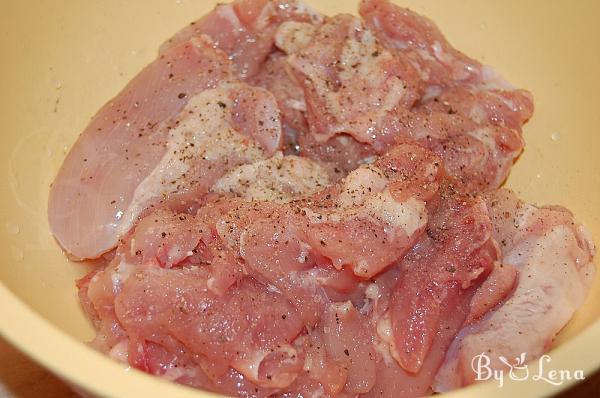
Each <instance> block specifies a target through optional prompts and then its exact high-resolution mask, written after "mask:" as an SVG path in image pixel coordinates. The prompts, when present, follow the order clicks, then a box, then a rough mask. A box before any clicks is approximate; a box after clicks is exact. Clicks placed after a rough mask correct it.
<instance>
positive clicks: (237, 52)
mask: <svg viewBox="0 0 600 398" xmlns="http://www.w3.org/2000/svg"><path fill="white" fill-rule="evenodd" d="M322 18H323V17H322V16H321V14H319V13H317V12H316V11H313V10H312V9H311V8H310V7H308V6H307V5H305V4H304V3H302V2H300V1H298V0H275V1H273V0H235V1H234V2H232V3H229V4H219V5H217V7H215V9H214V10H213V11H212V12H210V13H209V14H207V15H205V16H204V17H202V18H200V19H199V20H197V21H195V22H192V23H191V24H190V25H189V26H187V27H185V28H184V29H182V30H181V31H179V32H177V34H176V35H175V36H173V37H172V38H170V39H169V40H168V41H167V42H165V43H164V44H163V45H162V46H161V48H160V52H161V53H163V52H166V51H168V50H169V49H170V48H172V47H173V46H176V45H178V44H179V43H181V42H185V41H187V40H189V39H190V38H192V37H199V36H202V35H208V36H210V37H211V38H212V39H213V40H214V42H215V45H216V46H217V47H218V48H219V49H221V50H223V51H224V52H225V53H227V55H229V57H230V59H231V60H232V61H233V64H234V66H235V70H236V72H237V73H238V74H239V76H240V78H241V79H246V78H251V77H252V76H254V75H255V74H256V73H258V72H259V69H260V68H261V66H262V64H263V62H264V61H265V59H266V58H267V57H268V56H269V54H270V53H271V50H272V47H273V44H274V40H275V32H276V30H277V28H278V27H279V25H280V24H281V23H282V22H283V21H289V20H292V21H300V22H307V23H318V22H320V21H321V19H322Z"/></svg>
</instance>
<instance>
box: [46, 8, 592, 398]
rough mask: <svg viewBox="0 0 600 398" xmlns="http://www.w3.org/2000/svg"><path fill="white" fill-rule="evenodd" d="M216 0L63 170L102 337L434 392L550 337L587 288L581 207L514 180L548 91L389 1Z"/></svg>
mask: <svg viewBox="0 0 600 398" xmlns="http://www.w3.org/2000/svg"><path fill="white" fill-rule="evenodd" d="M358 14H359V15H360V16H353V15H350V14H340V15H336V16H324V15H321V14H319V13H318V12H317V11H315V10H313V9H311V8H310V7H308V6H307V5H305V4H303V3H302V2H300V1H297V0H289V1H288V0H235V1H233V2H232V3H227V4H218V5H217V6H216V7H215V8H214V9H213V11H211V12H210V13H209V14H207V15H205V16H202V17H201V18H199V19H197V20H196V21H194V22H192V23H191V24H190V25H188V26H186V27H184V28H183V29H181V30H180V31H179V32H177V33H176V34H175V35H174V36H173V37H171V38H170V39H168V40H166V41H165V42H164V43H163V44H162V46H161V47H160V49H159V51H158V56H157V58H156V60H155V61H154V62H152V63H151V64H150V65H149V66H147V67H146V68H145V69H144V70H142V71H141V72H140V73H139V74H138V76H137V77H136V78H134V79H133V80H132V81H131V82H130V83H129V85H127V87H125V89H123V91H122V92H121V93H119V94H118V95H117V96H116V97H115V98H114V99H113V100H111V101H110V102H108V103H107V104H106V105H105V106H104V107H103V108H101V109H100V111H99V112H98V114H97V115H96V116H95V117H94V118H93V119H92V121H91V123H90V125H89V126H88V127H87V128H86V129H85V130H84V132H83V133H82V134H81V136H80V137H79V139H78V140H77V142H76V143H75V144H74V146H73V148H72V149H71V151H70V152H69V154H68V155H67V158H66V159H65V161H64V164H63V166H62V167H61V169H60V170H59V172H58V175H57V177H56V179H55V181H54V183H53V185H52V188H51V191H50V199H49V204H48V214H49V221H50V227H51V230H52V233H53V234H54V236H55V237H56V240H57V242H58V243H59V244H60V246H61V247H62V248H63V249H64V251H65V252H66V254H67V255H68V256H69V257H70V258H71V259H74V260H84V259H96V258H100V259H101V261H98V263H102V266H99V267H98V268H97V269H95V270H93V271H92V272H90V273H89V274H88V275H87V276H86V277H84V278H82V279H80V280H79V281H78V282H77V287H78V289H79V299H80V302H81V305H82V307H83V309H84V310H85V312H86V314H87V315H88V317H89V318H90V320H91V321H92V323H93V325H94V327H95V328H96V331H97V334H96V337H95V339H94V340H93V341H92V343H91V345H92V346H93V347H94V348H96V349H97V350H99V351H101V352H103V353H105V354H107V355H108V356H110V357H111V358H113V359H115V360H116V361H119V362H121V363H123V364H126V365H128V366H132V367H134V368H136V369H139V370H141V371H144V372H147V373H150V374H153V375H156V376H159V377H162V378H165V379H167V380H171V381H174V382H176V383H180V384H184V385H187V386H191V387H194V388H198V389H203V390H207V391H212V392H216V393H220V394H225V395H228V396H240V397H285V398H292V397H297V398H314V397H327V398H350V397H372V398H383V397H389V398H393V397H418V396H424V395H428V394H431V393H433V392H445V391H449V390H452V389H456V388H460V387H463V386H466V385H469V384H472V383H474V382H475V381H476V380H475V375H474V373H473V371H472V369H471V366H470V364H471V360H472V359H473V358H474V357H475V356H476V355H478V354H480V353H481V352H486V353H488V354H489V355H490V357H491V364H490V366H491V367H492V368H494V369H502V366H504V365H503V360H502V359H501V358H509V359H512V358H516V357H518V356H519V355H520V354H521V353H523V352H526V353H527V355H528V357H527V358H528V359H534V358H536V357H539V356H540V355H542V354H543V353H544V352H545V351H546V350H548V348H549V345H550V343H551V341H552V340H553V338H554V337H555V336H556V334H557V333H558V332H559V331H560V330H561V329H562V328H563V327H564V325H565V324H566V323H567V322H568V321H569V319H570V318H571V317H572V316H573V314H574V313H575V311H576V310H577V309H578V307H579V306H581V304H582V303H583V301H584V300H585V297H586V295H587V292H588V290H589V287H590V284H591V279H592V277H593V275H594V266H593V263H592V261H593V257H594V255H595V247H594V243H593V242H592V240H591V238H590V236H589V234H588V233H587V231H586V229H585V227H583V226H582V225H581V224H579V223H578V222H577V221H575V218H574V216H573V215H572V214H571V213H570V212H569V211H568V210H566V209H564V208H562V207H557V206H548V207H536V206H533V205H530V204H527V203H524V202H522V201H521V200H519V199H518V198H517V197H516V195H515V194H514V193H512V192H510V191H508V190H505V189H498V188H499V187H500V186H501V185H502V184H503V182H504V181H505V179H506V178H507V176H508V174H509V172H510V169H511V167H512V165H513V163H514V161H515V160H516V158H517V157H518V156H519V154H520V153H521V151H522V150H523V148H524V139H523V135H522V133H523V126H524V124H525V123H526V122H527V121H528V120H529V118H530V117H531V116H532V113H533V99H532V96H531V94H530V93H529V92H527V91H525V90H522V89H517V88H514V87H512V86H511V85H510V84H509V83H508V82H507V81H505V80H504V79H503V78H502V77H501V76H500V75H499V74H498V73H497V72H495V71H494V70H493V69H492V68H491V67H489V66H485V65H482V64H481V63H480V62H479V61H477V60H474V59H471V58H469V57H468V56H467V55H465V54H463V53H461V52H460V51H458V50H457V49H455V48H454V47H453V46H452V45H451V44H450V43H449V42H448V41H447V40H446V39H445V37H444V36H443V34H442V33H441V32H440V30H439V29H438V28H437V27H436V26H435V24H434V23H433V22H432V21H430V20H429V19H427V18H425V17H423V16H420V15H418V14H416V13H414V12H412V11H410V10H408V9H405V8H402V7H400V6H398V5H395V4H393V3H392V2H390V1H388V0H362V1H361V2H360V6H359V10H358Z"/></svg>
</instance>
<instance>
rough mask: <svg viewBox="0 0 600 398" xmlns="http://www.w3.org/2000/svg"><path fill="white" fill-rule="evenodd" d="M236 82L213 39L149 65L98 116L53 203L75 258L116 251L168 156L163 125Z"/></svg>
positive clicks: (64, 170) (57, 230)
mask: <svg viewBox="0 0 600 398" xmlns="http://www.w3.org/2000/svg"><path fill="white" fill-rule="evenodd" d="M230 76H231V68H230V65H229V62H228V61H227V59H226V57H225V55H224V54H223V53H222V52H220V51H217V50H214V49H213V48H212V45H211V43H210V42H208V41H206V40H205V39H193V40H191V41H187V42H183V43H181V44H179V45H178V46H175V47H173V48H171V49H170V50H169V51H168V52H166V53H164V54H163V56H161V57H160V58H158V59H157V60H156V61H154V62H153V63H152V64H150V65H149V66H147V67H146V68H145V69H144V70H143V71H142V72H140V73H139V75H138V76H136V78H134V79H133V80H132V81H131V82H130V83H129V84H128V85H127V87H126V88H125V89H124V90H123V91H122V92H121V93H120V94H119V95H118V96H117V97H115V98H114V99H113V100H111V101H110V102H109V103H108V104H106V105H105V106H104V107H103V108H102V109H101V110H100V111H99V112H98V113H97V114H96V116H94V119H93V120H92V122H91V123H90V125H89V126H88V127H87V128H86V129H85V131H84V132H83V133H82V134H81V136H80V137H79V139H78V140H77V142H76V143H75V145H74V146H73V148H72V149H71V151H70V152H69V155H68V156H67V158H66V159H65V161H64V163H63V165H62V167H61V169H60V171H59V173H58V175H57V176H56V179H55V180H54V183H53V184H52V189H51V191H50V198H49V201H48V217H49V221H50V227H51V229H52V233H53V234H54V236H55V237H56V239H57V240H58V242H59V243H60V244H61V246H62V247H63V248H64V249H65V250H66V251H67V253H68V254H70V255H71V256H72V257H73V258H76V259H84V258H95V257H98V256H100V255H102V254H103V253H104V252H106V251H108V250H110V249H112V248H113V247H115V246H116V244H117V240H118V238H119V236H117V234H116V231H117V228H118V225H119V223H120V219H121V217H122V215H123V213H124V211H125V210H126V209H127V207H128V205H129V203H130V201H131V200H132V197H133V194H134V191H135V188H136V187H137V186H138V185H139V184H140V182H141V181H142V180H143V179H144V178H145V177H146V176H147V175H148V174H149V173H150V172H151V171H152V169H153V168H154V167H155V166H156V164H157V163H158V161H159V160H160V159H161V158H162V156H163V154H164V152H165V150H166V148H165V143H166V140H167V134H166V131H164V126H163V125H162V123H163V122H165V121H167V120H168V119H169V118H171V117H173V116H175V115H176V114H177V113H178V112H179V111H180V110H181V109H183V107H184V106H185V104H186V103H187V101H188V99H189V98H190V97H192V96H193V95H194V94H196V93H198V92H200V91H203V90H205V89H207V88H210V87H215V86H216V85H217V84H218V83H219V81H222V80H224V79H228V78H230ZM92 225H93V226H94V227H93V228H90V226H92Z"/></svg>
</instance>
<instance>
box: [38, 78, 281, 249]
mask: <svg viewBox="0 0 600 398" xmlns="http://www.w3.org/2000/svg"><path fill="white" fill-rule="evenodd" d="M172 70H173V69H169V70H168V71H172ZM195 78H196V77H194V78H193V79H195ZM134 83H135V82H134ZM132 84H133V83H132ZM165 84H169V81H168V80H167V81H166V82H165ZM127 92H128V91H126V92H125V93H127ZM187 95H188V94H178V95H175V97H185V96H187ZM240 98H244V100H243V101H240ZM119 100H120V98H118V99H117V100H115V101H119ZM140 101H141V99H140ZM146 103H148V99H146ZM115 107H117V111H119V112H121V111H120V110H119V108H118V105H116V104H115V102H112V103H110V104H109V105H108V106H107V107H106V108H105V109H106V112H113V111H115ZM139 107H143V106H142V105H140V106H139ZM134 111H135V106H134ZM139 112H141V111H139ZM124 113H127V109H125V110H124ZM132 113H134V112H132V111H129V113H128V114H129V116H128V117H126V119H125V120H129V121H128V122H126V123H125V122H123V123H124V128H123V129H121V128H119V127H116V128H114V130H111V131H109V134H114V135H115V136H117V137H119V139H122V140H123V141H119V140H111V141H109V142H108V143H107V146H104V147H94V146H93V145H95V140H105V139H106V133H105V132H104V133H103V131H102V128H101V127H98V128H96V129H94V127H95V126H96V123H94V122H93V123H92V125H91V126H90V127H88V129H87V130H86V132H85V133H84V135H82V137H81V138H80V139H79V141H78V142H77V144H76V146H75V147H74V149H73V151H71V153H70V154H69V158H68V159H67V161H66V162H65V164H64V166H63V168H62V170H61V173H60V174H59V175H58V177H57V178H56V180H55V183H54V186H53V189H52V192H51V197H50V203H49V214H50V222H51V225H52V227H53V232H54V234H55V236H56V237H57V239H58V240H59V242H61V244H62V245H63V247H64V248H65V249H67V251H69V253H70V254H71V255H72V256H73V257H76V258H94V257H98V256H99V255H101V254H102V253H104V252H106V251H108V250H110V249H112V248H113V247H114V246H115V245H116V244H117V240H118V239H119V238H120V237H122V236H124V235H125V234H126V233H127V232H128V231H129V230H130V229H131V227H132V226H133V225H134V223H135V222H136V220H137V219H138V217H139V216H140V215H141V214H142V213H143V212H144V210H146V209H148V208H156V207H165V206H166V207H176V208H186V207H190V206H194V205H195V204H196V203H197V202H198V201H199V200H201V198H202V195H203V194H205V193H207V192H208V190H209V189H210V188H211V186H212V184H213V183H214V182H216V180H217V179H218V178H219V177H220V176H222V175H223V174H225V173H226V172H227V171H229V170H232V169H233V168H235V167H237V166H239V165H241V164H245V163H251V162H254V161H257V160H261V159H265V158H266V157H268V156H269V155H272V154H274V153H275V152H276V151H277V150H278V149H279V148H280V146H281V126H280V121H279V112H278V109H277V104H276V102H275V100H274V98H273V97H272V95H271V94H270V93H269V92H267V91H265V90H263V89H259V88H254V87H250V86H247V85H245V84H242V83H235V82H232V83H225V82H222V83H220V84H217V85H216V87H215V88H212V89H206V90H204V91H202V92H200V93H199V94H196V95H191V94H190V99H189V100H188V101H187V104H186V105H185V106H184V107H183V109H181V111H180V112H179V113H178V114H176V115H174V116H171V117H169V118H168V119H167V120H165V121H164V122H162V123H159V124H158V125H157V126H156V127H154V126H147V124H143V123H141V122H140V121H139V120H138V119H137V118H135V119H133V116H132V115H131V114H132ZM159 116H160V115H159V114H157V113H153V114H152V117H156V118H159ZM107 117H109V116H108V115H104V114H103V113H102V111H101V114H100V115H99V116H97V117H96V118H97V119H98V118H100V119H101V120H102V121H103V122H104V123H108V124H111V125H113V126H114V124H112V121H111V120H107V119H106V118H107ZM98 123H100V122H98ZM140 124H141V125H142V126H143V127H139V126H140ZM133 126H138V127H136V128H134V127H133ZM98 129H100V130H98ZM100 134H104V135H102V136H100ZM146 136H148V138H146ZM115 147H117V148H118V149H119V151H118V152H117V149H116V148H115ZM80 148H81V149H80ZM148 148H150V150H148ZM98 151H105V152H106V153H107V154H108V153H110V155H111V156H107V157H106V158H104V157H102V156H101V155H99V154H98V153H97V152H98ZM109 151H112V152H109ZM81 157H83V159H80V158H81ZM76 160H81V164H82V166H83V167H80V168H78V171H77V173H76V174H75V173H74V170H73V169H72V168H71V163H72V162H75V161H76ZM104 162H108V163H109V165H110V167H106V166H105V165H104V164H103V163H104ZM117 167H122V168H121V169H119V170H118V171H114V169H113V168H117ZM117 173H120V174H117ZM88 175H89V177H88ZM116 177H119V178H122V179H123V182H126V183H128V184H127V186H124V187H122V186H121V185H119V184H112V183H108V181H109V180H110V179H112V178H116ZM65 196H72V198H69V199H68V200H67V198H65ZM58 198H60V199H58ZM67 203H68V204H71V205H72V206H69V207H67V208H65V205H66V204H67ZM92 211H94V213H93V214H89V213H90V212H92ZM88 220H89V221H88ZM88 222H92V223H94V225H97V228H96V229H93V230H92V231H87V230H86V233H79V234H78V232H79V230H78V229H74V228H72V225H73V224H75V225H84V224H86V223H88Z"/></svg>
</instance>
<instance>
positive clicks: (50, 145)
mask: <svg viewBox="0 0 600 398" xmlns="http://www.w3.org/2000/svg"><path fill="white" fill-rule="evenodd" d="M215 3H216V2H213V1H204V0H203V1H198V0H195V1H194V0H181V1H180V0H146V1H144V2H126V1H121V0H105V1H101V2H99V1H97V2H92V1H66V0H60V1H53V2H34V1H11V2H9V3H8V4H4V7H3V12H2V13H1V14H0V27H1V28H0V31H1V32H2V34H1V35H0V45H1V48H2V50H3V56H2V62H0V81H1V84H0V87H1V88H2V89H1V91H0V109H2V110H3V117H2V118H1V119H0V162H1V164H2V166H1V167H0V176H1V180H2V181H3V183H2V195H0V240H1V241H2V243H3V248H4V249H3V250H2V251H1V252H0V281H1V283H0V308H1V310H0V311H1V312H0V334H2V335H3V336H5V337H6V338H7V339H8V340H9V341H10V342H12V343H13V344H15V345H16V346H17V347H18V348H20V349H21V350H23V351H24V352H25V353H27V354H28V355H30V356H31V357H33V358H34V359H35V360H37V361H39V362H40V363H41V364H42V365H44V366H45V367H47V368H48V369H50V370H51V371H52V372H54V373H56V374H57V375H59V376H60V377H62V378H64V379H66V380H67V381H69V382H71V383H72V384H74V385H76V386H78V388H80V389H82V390H86V391H88V392H90V393H92V394H95V395H98V396H103V397H140V396H168V397H170V398H183V397H196V398H198V397H202V396H205V397H208V396H211V395H210V394H207V393H203V392H199V391H195V390H191V389H188V388H185V387H181V386H177V385H175V384H172V383H169V382H166V381H162V380H160V379H158V378H154V377H151V376H147V375H144V374H142V373H140V372H137V371H133V370H129V371H124V370H123V367H122V366H120V365H119V364H117V363H115V362H113V361H111V360H109V359H107V358H105V357H104V356H102V355H101V354H98V353H96V352H95V351H93V350H92V349H91V348H88V347H87V346H86V345H85V344H83V343H82V342H83V341H87V340H90V339H91V338H92V336H93V331H92V328H91V326H90V324H89V323H88V322H87V320H86V319H85V317H84V316H83V313H82V311H81V309H80V308H79V304H78V300H77V297H76V288H75V284H74V280H75V279H76V278H78V277H80V276H82V275H84V274H85V273H86V272H87V271H88V270H89V269H90V265H84V264H76V263H70V262H68V261H67V259H66V258H65V257H64V256H63V254H62V253H61V251H60V249H59V247H58V245H57V244H56V243H55V242H54V240H53V238H52V236H51V235H50V233H49V232H48V231H49V229H48V224H47V221H46V201H47V195H48V188H49V184H50V183H51V181H52V179H53V177H54V175H55V173H56V171H57V170H58V167H59V166H60V164H61V162H62V160H63V158H64V156H65V154H66V151H67V149H68V148H69V146H70V145H71V144H72V143H73V142H74V141H75V139H76V138H77V135H78V134H79V132H80V131H81V130H82V129H83V127H85V125H86V124H87V122H88V121H89V119H90V117H91V116H92V115H93V114H94V112H95V111H96V110H97V109H98V108H99V107H100V106H101V105H102V104H104V103H105V102H106V101H107V100H108V99H110V98H111V97H112V96H114V95H115V94H116V93H117V92H118V91H119V90H120V89H121V88H122V87H123V86H124V85H125V84H126V82H127V81H129V79H130V78H131V77H132V76H134V74H135V73H136V72H137V71H139V70H140V69H141V68H142V67H143V66H144V65H145V64H147V63H148V62H150V61H151V60H152V59H153V58H154V57H155V55H156V52H157V49H158V46H159V44H160V43H161V42H162V41H163V40H164V39H166V38H168V37H169V36H170V35H171V34H173V33H174V32H175V31H177V30H178V29H179V28H181V27H182V26H184V25H185V24H186V23H189V22H190V21H191V20H193V19H195V18H197V17H199V16H200V15H203V14H204V13H206V12H207V11H208V10H209V9H210V8H212V6H213V5H214V4H215ZM308 3H312V5H314V6H315V7H317V8H318V9H319V10H321V11H323V12H326V13H329V14H333V13H338V12H356V9H357V1H343V2H341V1H334V0H328V1H325V0H319V1H317V0H308ZM404 4H407V5H409V6H411V7H412V8H413V9H415V10H416V11H419V12H422V13H424V14H425V15H428V16H429V17H431V18H432V19H434V20H435V21H436V22H437V23H438V24H439V26H440V27H441V29H442V30H443V32H445V34H446V35H447V36H448V38H449V39H450V41H451V42H452V43H454V44H455V45H456V47H457V48H459V49H461V50H463V51H464V52H466V53H467V54H469V55H471V56H474V57H476V58H478V59H480V60H482V61H483V62H484V63H487V64H490V65H493V66H494V67H495V68H496V69H497V70H499V71H500V72H501V73H502V74H504V75H505V76H506V77H507V78H508V79H509V80H510V81H511V82H513V83H514V84H515V85H516V86H519V87H524V88H528V89H530V90H531V91H532V92H533V94H534V96H535V100H536V113H535V116H534V118H533V120H531V122H530V123H529V124H528V125H527V126H526V128H525V138H526V140H527V149H526V150H525V153H524V154H523V155H522V156H521V158H520V159H519V161H518V163H517V165H516V166H515V168H514V169H513V172H512V175H511V177H510V179H509V182H508V185H509V186H510V187H512V188H514V189H515V190H516V191H517V192H518V193H519V194H520V195H521V196H522V197H524V198H525V199H526V200H528V201H532V202H535V203H541V204H562V205H564V206H567V207H568V208H569V209H571V210H572V211H573V212H574V213H575V214H576V215H577V217H578V218H579V219H580V220H583V221H584V222H585V223H586V224H587V226H588V227H589V228H590V229H591V231H592V234H593V235H594V236H595V237H596V238H599V237H600V209H599V207H598V206H599V205H600V156H599V154H598V150H599V149H600V134H598V131H597V130H598V126H600V111H598V109H597V106H598V103H597V95H598V93H599V92H600V73H598V71H599V70H600V45H599V44H598V40H597V39H598V37H600V25H599V24H598V23H597V21H596V19H597V17H598V15H600V2H597V1H594V0H589V1H583V0H582V1H577V2H571V3H569V4H567V3H566V2H564V1H558V0H557V1H534V0H518V1H516V0H515V1H513V0H511V1H502V2H488V1H486V2H482V1H480V0H463V1H460V2H459V1H452V2H447V1H442V0H438V1H433V0H428V1H424V0H411V1H405V2H404ZM599 313H600V281H599V280H598V278H596V282H595V284H594V287H593V290H592V292H591V294H590V296H589V298H588V300H587V303H586V304H585V305H584V307H582V308H581V310H580V311H579V312H578V313H577V315H576V317H575V318H574V319H573V320H572V321H571V322H570V323H569V325H568V326H567V327H566V328H565V329H564V330H563V331H562V332H561V334H560V335H559V337H558V338H557V339H556V341H555V343H554V348H553V350H552V351H551V352H550V355H551V358H552V361H551V362H550V363H547V364H545V367H544V372H548V371H549V370H550V369H551V368H553V369H559V370H560V369H563V370H570V371H571V372H573V371H574V370H577V369H579V370H583V372H584V373H585V374H587V375H591V373H592V372H593V371H594V370H595V369H597V368H598V367H600V355H598V353H599V352H600V322H598V321H597V318H598V314H599ZM536 372H537V367H536V366H533V365H532V366H531V367H530V373H531V374H535V373H536ZM573 382H574V381H573V380H571V381H565V382H564V383H563V384H562V385H561V386H553V385H551V384H549V383H546V382H543V381H539V380H538V381H534V380H532V378H531V377H530V378H529V380H528V381H521V382H517V381H507V382H506V383H505V385H504V387H502V388H498V386H497V383H495V382H489V383H482V384H479V385H476V386H474V387H470V388H467V389H464V390H460V391H457V392H455V393H453V394H450V395H449V396H456V395H460V396H461V397H471V396H472V397H479V396H486V397H494V396H547V395H551V394H554V393H557V392H558V391H560V390H561V389H562V388H564V387H566V386H568V385H571V384H572V383H573Z"/></svg>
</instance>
